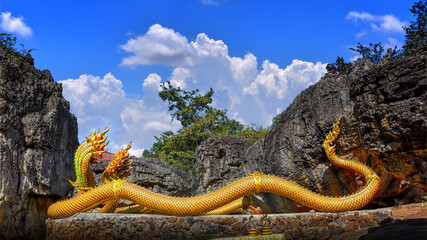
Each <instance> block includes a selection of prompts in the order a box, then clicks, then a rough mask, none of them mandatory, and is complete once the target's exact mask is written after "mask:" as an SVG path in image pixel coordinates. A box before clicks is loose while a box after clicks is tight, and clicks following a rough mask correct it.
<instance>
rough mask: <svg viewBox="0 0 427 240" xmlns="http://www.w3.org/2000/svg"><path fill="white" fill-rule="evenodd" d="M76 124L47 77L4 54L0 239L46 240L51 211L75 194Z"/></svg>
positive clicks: (0, 73) (0, 66) (0, 67)
mask: <svg viewBox="0 0 427 240" xmlns="http://www.w3.org/2000/svg"><path fill="white" fill-rule="evenodd" d="M77 145H78V140H77V120H76V117H75V116H74V115H72V114H71V113H70V112H69V103H68V102H67V101H66V100H65V99H64V98H63V97H62V87H61V85H60V84H58V83H55V82H54V81H53V79H52V76H51V74H50V72H49V71H47V70H45V71H40V70H38V69H36V68H34V66H33V65H32V64H31V63H28V62H25V61H24V59H21V58H20V56H19V55H18V54H17V53H10V52H4V51H3V50H0V239H12V238H28V239H43V238H44V236H45V230H44V229H45V227H44V226H45V220H46V219H47V216H46V211H47V207H48V206H49V205H50V204H51V203H53V202H54V201H55V200H56V199H58V198H60V197H63V196H65V195H66V194H67V193H68V192H69V191H71V190H72V188H71V186H70V184H69V182H68V179H71V178H72V174H73V172H74V171H73V168H74V167H73V162H72V159H73V155H74V151H75V149H76V147H77Z"/></svg>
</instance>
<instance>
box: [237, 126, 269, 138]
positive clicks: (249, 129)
mask: <svg viewBox="0 0 427 240" xmlns="http://www.w3.org/2000/svg"><path fill="white" fill-rule="evenodd" d="M269 130H270V129H269V128H262V127H260V126H256V125H255V124H251V125H249V126H245V127H244V128H243V129H241V130H239V132H237V133H236V134H234V136H237V137H242V138H246V139H248V140H249V142H257V141H259V140H260V139H261V138H265V137H266V136H267V133H268V131H269Z"/></svg>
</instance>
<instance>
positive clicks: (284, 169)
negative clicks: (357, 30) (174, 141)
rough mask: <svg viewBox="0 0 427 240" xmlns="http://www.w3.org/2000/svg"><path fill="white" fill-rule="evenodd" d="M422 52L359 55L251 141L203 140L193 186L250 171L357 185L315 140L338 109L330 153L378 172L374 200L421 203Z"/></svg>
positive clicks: (274, 199) (311, 184)
mask: <svg viewBox="0 0 427 240" xmlns="http://www.w3.org/2000/svg"><path fill="white" fill-rule="evenodd" d="M426 52H427V51H426V49H425V48H422V49H418V50H417V51H414V53H413V54H412V55H411V56H407V57H406V58H404V59H400V60H397V61H385V62H383V63H381V64H378V65H372V64H371V63H370V62H369V59H363V60H359V61H358V62H357V63H356V66H355V70H354V71H353V72H352V73H351V74H350V75H349V76H342V75H329V74H328V75H326V76H325V77H323V78H322V79H321V80H319V82H317V83H316V84H314V85H312V86H310V87H309V88H307V89H306V90H304V91H303V92H301V93H300V94H299V95H298V96H297V97H296V98H295V100H294V101H293V102H292V104H291V105H290V106H289V107H288V108H287V109H286V111H284V112H283V113H282V114H281V116H280V118H279V119H278V120H277V121H276V122H275V124H274V125H273V126H272V129H271V131H270V132H269V134H268V135H267V137H266V138H265V139H263V140H261V141H259V142H257V143H255V144H250V143H247V142H245V141H244V140H242V139H234V140H232V139H231V138H212V139H208V140H207V141H205V142H203V143H202V145H201V146H199V147H198V150H197V153H198V157H197V159H196V160H195V165H196V168H197V172H198V174H199V175H198V176H199V178H197V177H196V178H195V179H196V181H199V184H198V185H197V184H196V185H197V186H198V191H200V192H204V191H206V190H209V189H210V188H211V187H212V186H216V185H217V184H224V183H228V182H229V181H230V179H231V180H234V179H238V178H240V177H243V176H246V175H248V174H250V173H252V172H254V171H259V172H263V173H264V174H274V175H278V176H280V177H282V178H286V179H290V180H293V181H296V182H298V183H299V184H301V185H302V186H304V187H307V188H310V189H312V190H314V191H316V192H318V193H320V194H324V195H325V194H326V195H331V196H342V195H346V194H350V193H352V192H355V191H357V189H358V188H360V186H362V185H363V184H364V183H363V179H362V178H361V177H360V176H358V175H357V174H355V173H354V172H352V171H349V170H345V169H338V168H337V167H335V166H330V165H329V160H328V159H327V157H326V154H325V153H324V150H323V147H322V144H323V141H324V139H325V136H326V134H327V133H328V132H329V131H330V130H331V127H332V124H333V123H335V122H336V121H337V119H338V118H339V117H340V116H343V122H342V124H341V134H340V136H339V138H338V139H337V153H338V155H341V156H345V157H350V158H353V159H355V160H357V161H360V162H363V163H366V164H368V165H369V166H371V167H372V168H373V169H374V170H375V172H376V173H377V174H378V175H379V176H380V178H381V179H382V183H383V186H382V189H381V191H380V192H379V194H378V195H377V197H376V199H375V200H374V202H373V203H374V204H376V205H375V206H378V205H380V206H384V205H394V204H395V201H396V202H398V203H411V202H421V201H422V197H423V196H426V195H427V192H426V178H425V176H426V174H427V173H426V170H427V162H426V157H427V150H426V149H427V143H426V141H427V138H426V136H427V128H426V126H427V123H426V121H427V119H426V116H427V113H426V106H425V104H426V102H427V93H426V91H427V86H426V85H427V66H426V62H427V59H426V58H427V56H426ZM229 156H235V157H234V158H229ZM230 163H231V165H230ZM226 179H227V180H226ZM255 197H256V199H258V202H259V203H261V205H262V204H264V207H265V209H266V210H267V211H269V212H298V211H306V210H308V209H306V208H304V207H302V206H300V205H299V204H297V203H295V202H293V201H290V200H288V199H286V198H281V197H278V196H276V195H273V194H258V195H257V196H255ZM264 207H263V208H264Z"/></svg>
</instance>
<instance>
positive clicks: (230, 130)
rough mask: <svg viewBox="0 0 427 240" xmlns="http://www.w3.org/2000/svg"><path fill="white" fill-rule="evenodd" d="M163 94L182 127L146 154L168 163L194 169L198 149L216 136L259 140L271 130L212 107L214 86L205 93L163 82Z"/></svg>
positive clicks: (154, 145) (158, 142)
mask: <svg viewBox="0 0 427 240" xmlns="http://www.w3.org/2000/svg"><path fill="white" fill-rule="evenodd" d="M162 88H163V91H161V92H159V96H160V98H161V99H162V100H163V101H168V104H169V111H171V112H172V113H171V116H172V118H173V119H176V120H178V121H180V122H181V125H182V128H181V129H179V130H178V131H177V132H176V133H173V132H171V131H167V132H164V133H162V134H161V135H160V136H159V137H156V142H155V143H154V144H153V146H152V148H151V149H150V150H145V151H144V153H143V157H159V158H160V159H162V160H163V161H164V162H165V163H166V164H167V165H169V166H172V167H175V168H177V169H180V170H185V171H188V170H190V169H191V168H192V165H191V162H192V159H194V158H195V157H196V153H195V149H196V147H197V146H198V145H200V144H201V143H202V142H203V141H204V140H206V139H208V138H209V137H212V136H219V135H233V136H240V137H245V138H247V139H248V140H249V141H251V142H255V141H257V140H259V139H260V138H262V137H265V135H266V134H267V131H268V130H267V129H264V128H262V127H257V126H255V125H251V126H244V125H242V124H241V123H240V122H238V121H236V120H232V119H229V118H228V117H227V111H226V110H221V109H216V108H213V107H212V106H210V104H211V103H212V102H213V99H212V96H213V93H214V91H213V90H212V89H210V90H209V91H208V92H207V93H206V94H204V95H201V94H200V93H199V90H198V89H196V90H192V91H185V90H182V89H181V88H179V87H173V86H172V85H171V84H170V82H166V83H164V84H162Z"/></svg>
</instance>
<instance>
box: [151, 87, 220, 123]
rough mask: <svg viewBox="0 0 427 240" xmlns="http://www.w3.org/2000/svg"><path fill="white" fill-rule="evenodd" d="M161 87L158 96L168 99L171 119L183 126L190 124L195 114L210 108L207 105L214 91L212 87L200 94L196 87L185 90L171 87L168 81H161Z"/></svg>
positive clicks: (210, 101) (164, 99)
mask: <svg viewBox="0 0 427 240" xmlns="http://www.w3.org/2000/svg"><path fill="white" fill-rule="evenodd" d="M161 87H162V89H163V90H162V91H161V92H159V97H160V98H161V99H162V100H163V101H168V103H169V111H173V113H172V114H171V116H172V120H173V119H176V120H178V121H180V122H181V124H182V126H183V127H188V126H190V125H191V124H192V122H193V120H194V119H195V118H196V117H197V116H199V115H200V114H201V113H203V112H205V111H208V110H211V109H212V108H211V107H210V106H209V104H211V103H212V95H213V93H214V92H213V90H212V88H211V89H210V91H209V92H207V93H206V94H205V95H203V96H202V95H200V94H199V90H198V89H196V90H191V91H185V90H182V89H181V88H180V87H173V86H172V85H171V83H170V82H169V81H167V82H165V83H163V84H162V85H161Z"/></svg>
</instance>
